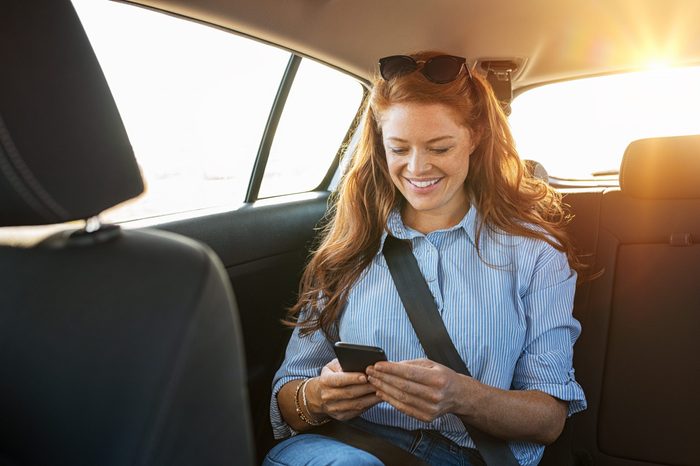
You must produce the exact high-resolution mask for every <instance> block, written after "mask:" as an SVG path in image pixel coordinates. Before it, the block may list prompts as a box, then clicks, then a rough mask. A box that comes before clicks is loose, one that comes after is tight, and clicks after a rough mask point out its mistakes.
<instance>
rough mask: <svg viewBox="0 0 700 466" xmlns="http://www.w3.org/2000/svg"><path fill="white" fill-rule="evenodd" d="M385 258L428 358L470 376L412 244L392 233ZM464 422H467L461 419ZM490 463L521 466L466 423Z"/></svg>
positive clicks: (499, 445) (508, 451) (498, 441)
mask: <svg viewBox="0 0 700 466" xmlns="http://www.w3.org/2000/svg"><path fill="white" fill-rule="evenodd" d="M382 252H383V253H384V258H385V259H386V262H387V264H388V266H389V272H390V273H391V278H392V279H393V280H394V284H395V285H396V289H397V290H398V292H399V296H400V298H401V302H402V303H403V305H404V307H405V308H406V313H407V314H408V318H409V320H410V321H411V325H413V330H415V332H416V335H417V336H418V340H419V341H420V344H421V346H423V350H424V351H425V354H426V355H427V356H428V358H429V359H430V360H432V361H435V362H437V363H439V364H442V365H444V366H447V367H449V368H451V369H452V370H454V371H455V372H459V373H460V374H464V375H467V376H470V377H471V374H470V372H469V369H468V368H467V365H466V364H465V363H464V360H462V358H461V356H460V355H459V353H458V352H457V348H455V346H454V343H453V342H452V339H451V338H450V335H449V334H448V333H447V329H446V328H445V323H444V322H443V320H442V317H440V313H439V312H438V309H437V306H436V305H435V300H434V298H433V295H432V293H431V292H430V288H428V284H427V283H426V282H425V279H424V278H423V275H422V274H421V271H420V268H419V267H418V262H417V261H416V258H415V257H414V256H413V252H412V251H411V245H410V244H409V243H408V242H406V241H402V240H399V239H396V238H394V237H393V236H391V235H389V236H387V237H386V240H385V242H384V249H383V251H382ZM462 422H464V421H462ZM464 427H465V428H466V429H467V432H468V433H469V436H470V437H471V438H472V440H474V443H475V444H476V447H477V449H478V450H479V453H481V456H482V457H483V458H484V461H486V464H487V465H488V466H519V463H518V461H517V460H516V459H515V456H514V455H513V452H512V451H511V449H510V448H509V447H508V444H507V443H506V442H505V441H504V440H501V439H497V438H496V437H493V436H492V435H489V434H487V433H485V432H482V431H481V430H479V429H477V428H475V427H474V426H470V425H467V424H466V423H465V424H464Z"/></svg>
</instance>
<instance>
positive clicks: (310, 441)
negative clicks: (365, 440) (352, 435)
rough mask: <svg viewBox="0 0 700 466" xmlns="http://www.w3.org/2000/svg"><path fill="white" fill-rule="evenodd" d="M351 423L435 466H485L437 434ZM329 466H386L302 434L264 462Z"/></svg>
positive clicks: (335, 442)
mask: <svg viewBox="0 0 700 466" xmlns="http://www.w3.org/2000/svg"><path fill="white" fill-rule="evenodd" d="M348 423H349V424H350V425H352V426H354V427H357V428H358V429H362V430H365V431H367V432H369V433H370V434H373V435H377V436H380V437H383V438H384V439H385V440H387V441H389V442H391V443H393V444H394V445H396V446H398V447H401V448H403V449H404V450H406V451H409V452H411V453H413V454H414V455H416V456H418V457H419V458H421V459H423V460H424V461H426V462H427V463H430V464H432V465H456V466H457V465H459V466H484V461H483V460H482V459H481V456H480V455H479V453H478V452H477V451H476V450H474V449H472V448H466V447H460V446H459V445H457V444H455V443H454V442H452V441H450V440H448V439H446V438H445V437H443V436H441V435H440V434H438V433H437V432H435V431H430V430H413V431H408V430H404V429H399V428H398V427H389V426H383V425H379V424H373V423H371V422H368V421H365V420H364V419H361V418H356V419H353V420H352V421H349V422H348ZM326 465H333V466H346V465H347V466H355V465H357V466H383V463H382V462H381V461H379V459H378V458H377V457H376V456H374V455H372V454H370V453H367V452H366V451H364V450H360V449H358V448H355V447H352V446H350V445H347V444H345V443H342V442H340V441H338V440H336V439H333V438H330V437H325V436H323V435H317V434H299V435H295V436H294V437H290V438H288V439H286V440H284V441H283V442H281V443H279V444H278V445H277V446H275V447H274V448H273V449H272V450H270V452H269V453H268V454H267V456H266V457H265V461H264V462H263V466H326Z"/></svg>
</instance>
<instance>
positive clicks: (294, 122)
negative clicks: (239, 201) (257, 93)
mask: <svg viewBox="0 0 700 466" xmlns="http://www.w3.org/2000/svg"><path fill="white" fill-rule="evenodd" d="M362 94H363V91H362V85H361V84H360V83H359V82H358V81H357V80H356V79H353V78H351V77H350V76H347V75H345V74H343V73H340V72H338V71H337V70H334V69H332V68H329V67H327V66H325V65H321V64H319V63H316V62H314V61H312V60H306V59H304V60H302V61H301V64H300V65H299V69H298V70H297V74H296V78H295V79H294V83H293V84H292V88H291V90H290V92H289V96H288V97H287V103H286V105H285V107H284V111H283V112H282V117H281V119H280V122H279V125H278V127H277V132H276V133H275V139H274V141H273V143H272V148H271V150H270V157H269V159H268V162H267V167H266V169H265V175H264V177H263V180H262V184H261V185H260V193H259V197H261V198H262V197H270V196H276V195H280V194H287V193H294V192H303V191H309V190H311V189H314V188H316V187H317V186H318V185H319V183H321V181H322V180H323V177H324V176H325V174H326V172H327V171H328V169H329V167H330V165H331V162H332V160H333V158H334V157H335V155H336V154H337V153H338V150H339V149H340V148H341V145H342V143H343V139H344V138H345V135H346V134H347V131H348V129H349V128H350V126H351V123H352V120H353V119H354V118H355V115H356V114H357V111H358V109H359V107H360V103H361V101H362Z"/></svg>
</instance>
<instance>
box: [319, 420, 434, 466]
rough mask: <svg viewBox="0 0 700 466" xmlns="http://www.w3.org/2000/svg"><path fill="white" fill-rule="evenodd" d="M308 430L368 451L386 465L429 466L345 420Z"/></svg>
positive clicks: (411, 454) (414, 456)
mask: <svg viewBox="0 0 700 466" xmlns="http://www.w3.org/2000/svg"><path fill="white" fill-rule="evenodd" d="M309 432H311V433H314V434H319V435H325V436H326V437H331V438H334V439H336V440H340V441H341V442H343V443H346V444H348V445H351V446H353V447H355V448H359V449H360V450H364V451H366V452H367V453H370V454H372V455H374V456H376V457H377V458H379V460H380V461H381V462H382V463H384V464H385V465H386V466H430V465H429V464H428V463H426V462H425V461H423V460H422V459H420V458H419V457H417V456H416V455H414V454H413V453H410V452H408V451H406V450H404V449H403V448H401V447H399V446H396V445H394V444H393V443H391V442H390V441H388V440H384V439H383V438H382V437H380V436H377V435H373V434H370V433H369V432H367V431H364V430H362V429H360V428H357V427H354V426H351V425H348V424H347V423H345V422H340V421H335V420H334V421H331V422H327V423H326V424H323V425H321V426H318V427H314V428H313V429H312V430H310V431H309Z"/></svg>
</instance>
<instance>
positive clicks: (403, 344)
mask: <svg viewBox="0 0 700 466" xmlns="http://www.w3.org/2000/svg"><path fill="white" fill-rule="evenodd" d="M362 131H363V132H362V138H361V141H360V143H359V145H358V148H357V150H356V151H355V153H354V155H353V158H352V160H351V162H350V165H349V168H348V171H347V173H346V174H345V176H344V178H343V181H342V183H341V186H340V189H339V192H338V197H337V199H336V200H335V203H334V211H333V212H332V217H331V220H330V221H329V224H328V225H327V227H326V229H325V232H324V233H325V234H324V236H323V239H322V242H321V244H320V246H319V247H318V249H317V250H316V251H315V253H314V255H313V257H312V259H311V261H310V262H309V264H308V266H307V268H306V271H305V273H304V276H303V279H302V283H301V288H300V291H301V293H300V297H299V301H298V302H297V304H296V305H295V306H294V307H293V308H292V309H291V316H292V317H296V324H295V326H296V328H295V330H294V333H293V335H292V338H291V340H290V342H289V345H288V347H287V353H286V357H285V361H284V363H283V364H282V366H281V367H280V369H279V371H278V372H277V374H276V376H275V379H274V381H273V396H272V403H271V418H272V423H273V428H274V432H275V436H276V437H277V438H282V437H286V436H289V435H291V434H293V433H303V432H304V431H306V430H309V429H310V428H312V427H313V426H314V425H318V424H321V423H323V422H325V421H326V420H328V419H331V418H332V419H336V420H341V421H345V420H351V422H352V423H353V424H354V425H356V426H357V427H360V428H362V429H365V430H367V431H370V432H372V433H373V435H378V436H382V437H384V438H387V439H388V440H390V441H392V442H394V443H396V444H398V445H399V446H402V447H404V448H406V449H410V450H412V452H413V453H415V454H417V455H418V456H422V457H423V458H424V459H425V460H427V461H428V462H431V463H433V464H450V463H451V464H481V463H480V461H481V460H480V458H479V455H478V453H477V452H476V450H474V447H475V445H474V443H473V441H472V440H471V439H470V438H469V435H468V434H467V432H466V431H465V428H464V426H463V424H462V422H461V421H460V419H459V418H461V419H463V420H464V421H465V422H467V423H468V424H471V425H473V426H475V427H477V428H479V429H481V430H483V431H485V432H488V433H489V434H491V435H493V436H496V437H499V438H502V439H506V440H508V441H509V447H510V448H511V450H512V451H513V453H514V455H515V456H516V458H517V460H518V462H519V463H520V464H521V465H535V464H537V463H538V462H539V460H540V458H541V456H542V452H543V450H544V447H543V445H544V444H548V443H551V442H553V441H554V440H555V439H556V438H557V437H558V436H559V434H560V432H561V429H562V427H563V424H564V421H565V418H566V417H567V415H571V414H572V413H575V412H577V411H580V410H582V409H585V397H584V394H583V391H582V389H581V387H580V386H579V385H578V384H577V383H576V382H575V380H574V377H573V369H572V367H571V361H572V347H573V344H574V342H575V340H576V338H577V337H578V335H579V333H580V326H579V324H578V322H577V321H576V320H575V319H574V318H573V317H572V314H571V310H572V306H573V295H574V287H575V283H576V276H577V275H576V270H577V269H578V268H580V265H579V262H578V261H577V260H576V256H575V255H574V252H573V248H572V246H571V244H570V242H569V240H568V239H567V237H566V235H565V234H564V233H563V231H562V230H561V228H562V226H563V225H564V224H565V222H566V221H567V217H566V215H565V214H564V212H563V210H562V206H561V201H560V198H559V196H558V195H557V194H556V193H555V192H554V191H553V190H552V189H551V188H549V187H548V186H547V185H546V184H545V183H543V182H541V181H538V180H536V179H534V178H532V177H531V176H529V175H527V174H526V173H525V171H524V169H523V165H522V162H521V161H520V159H519V157H518V155H517V153H516V150H515V147H514V143H513V139H512V136H511V133H510V130H509V128H508V124H507V121H506V119H505V116H504V114H503V112H502V111H501V109H500V107H499V104H498V102H497V101H496V99H495V97H494V95H493V92H492V91H491V89H490V87H489V86H488V85H487V84H486V83H485V82H484V80H483V79H482V78H481V77H478V76H472V75H471V73H470V72H469V69H468V67H467V65H466V60H465V59H464V58H460V57H454V56H449V55H444V54H440V53H435V52H424V53H418V54H414V55H411V56H392V57H387V58H384V59H382V60H381V61H380V76H378V77H377V78H376V79H375V80H374V85H373V88H372V93H371V96H370V99H369V101H368V104H367V109H366V113H365V115H364V125H363V129H362ZM387 234H391V235H393V236H395V237H397V238H399V239H404V240H410V242H411V245H412V248H413V253H414V255H415V256H416V259H417V261H418V263H419V266H420V269H421V272H422V274H423V276H424V278H425V279H426V282H427V283H428V286H429V288H430V291H431V293H432V294H433V296H434V298H435V302H436V304H437V307H438V310H439V312H440V314H441V316H442V319H443V321H444V322H445V326H446V328H447V330H448V332H449V334H450V336H451V338H452V340H453V342H454V344H455V346H456V348H457V350H458V352H459V353H460V356H461V357H462V358H463V359H464V361H465V362H466V363H467V366H468V367H469V369H470V371H471V373H472V377H467V376H465V375H461V374H458V373H456V372H454V371H453V370H451V369H449V368H447V367H445V366H442V365H440V364H437V363H435V362H432V361H430V360H428V359H426V358H425V353H424V352H423V349H422V347H421V345H420V343H419V341H418V339H417V337H416V335H415V332H414V331H413V328H412V327H411V324H410V322H409V320H408V317H407V316H406V312H405V310H404V308H403V306H402V304H401V301H400V299H399V296H398V293H397V291H396V288H395V286H394V284H393V282H392V280H391V277H390V274H389V270H388V268H387V265H386V261H385V260H384V257H383V256H382V254H381V250H382V245H383V243H384V240H385V238H386V236H387ZM338 340H342V341H346V342H350V343H356V344H364V345H371V346H378V347H381V348H383V349H384V351H385V352H386V354H387V356H388V359H389V362H380V363H377V364H375V365H374V366H372V367H370V368H368V370H367V373H366V374H362V373H344V372H343V371H342V370H341V368H340V365H339V364H338V362H337V360H336V359H335V358H334V353H333V342H334V341H338ZM437 434H439V435H437ZM329 458H335V459H336V462H334V463H333V464H339V463H338V462H337V459H338V458H345V460H346V461H347V464H378V463H377V460H376V458H374V457H373V456H371V455H368V454H367V453H365V452H363V451H361V450H357V449H354V448H352V447H349V446H346V445H343V444H341V443H339V442H337V441H335V440H333V439H330V438H327V437H321V436H317V435H313V434H306V435H297V436H294V437H292V438H291V439H288V440H286V441H284V442H282V443H281V444H279V445H278V446H277V447H275V448H274V449H273V450H271V452H270V453H269V454H268V457H267V460H266V461H267V462H268V464H327V463H328V462H330V461H328V459H329Z"/></svg>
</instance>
